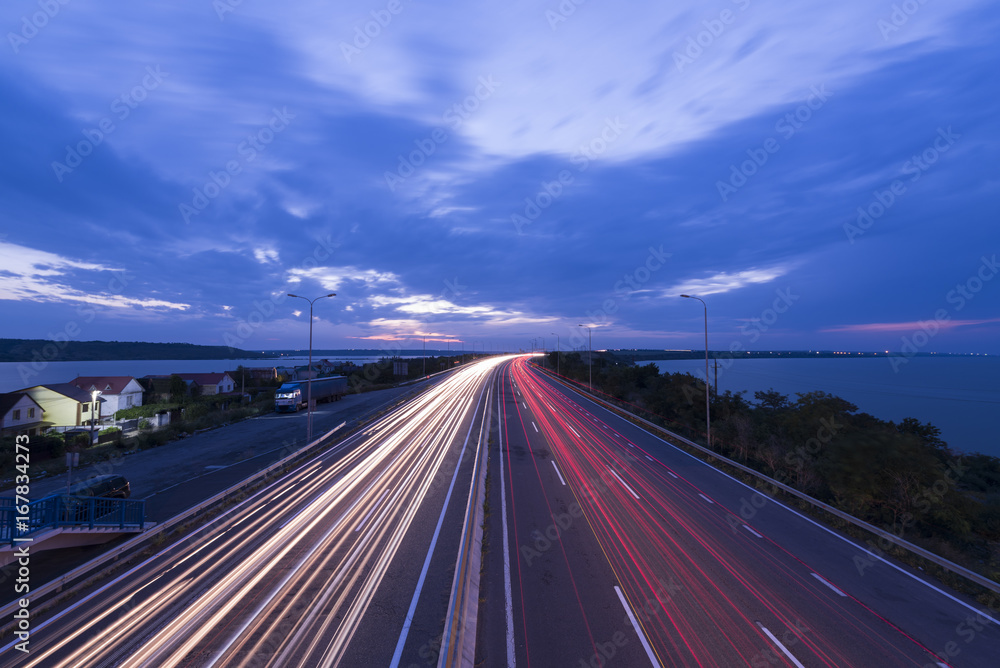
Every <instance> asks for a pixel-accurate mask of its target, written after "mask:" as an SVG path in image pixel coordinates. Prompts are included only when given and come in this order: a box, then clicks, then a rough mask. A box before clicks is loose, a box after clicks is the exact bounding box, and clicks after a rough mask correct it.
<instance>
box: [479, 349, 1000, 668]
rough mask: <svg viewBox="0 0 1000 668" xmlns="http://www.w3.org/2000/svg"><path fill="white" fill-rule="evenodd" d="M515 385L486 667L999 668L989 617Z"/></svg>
mask: <svg viewBox="0 0 1000 668" xmlns="http://www.w3.org/2000/svg"><path fill="white" fill-rule="evenodd" d="M502 383H503V389H502V391H501V392H500V393H499V395H498V397H497V401H498V404H497V406H498V409H499V410H498V412H499V414H500V415H502V418H503V423H502V424H501V425H500V433H501V436H502V438H501V439H500V441H499V443H498V447H497V448H496V449H495V451H494V452H492V453H491V457H492V459H491V463H490V465H491V473H492V472H496V473H497V474H498V475H497V477H496V478H491V480H492V481H493V485H492V487H491V497H490V501H489V503H490V507H491V508H494V509H499V511H494V513H495V516H497V517H498V519H499V520H500V521H497V522H492V523H491V526H490V527H489V532H490V536H489V539H488V540H489V544H490V545H494V546H496V547H495V548H493V549H491V550H490V551H489V554H488V555H487V557H488V562H487V584H486V586H485V589H484V591H485V602H484V603H483V604H482V606H481V622H482V626H481V628H480V637H479V647H478V652H479V655H478V658H479V660H480V661H481V662H482V663H483V664H484V665H490V666H500V665H507V666H514V665H518V666H531V665H536V666H556V665H559V666H574V667H581V668H583V667H586V666H593V667H595V668H596V667H599V666H629V667H634V666H688V665H690V666H747V665H749V666H773V665H785V666H873V667H884V666H932V667H936V666H970V667H974V666H975V667H984V666H996V665H1000V658H998V657H1000V630H998V627H997V623H996V621H995V619H994V618H992V617H991V616H990V613H989V612H988V611H985V610H982V609H980V608H977V607H976V606H975V605H974V604H973V603H972V602H970V601H968V600H966V599H964V598H963V597H961V596H959V595H957V594H954V593H951V592H949V591H946V590H945V589H944V588H943V587H941V586H939V585H936V584H933V583H930V582H929V581H925V580H924V579H923V578H921V577H920V575H919V574H917V573H914V572H912V571H910V570H909V569H906V568H904V567H901V566H897V565H893V564H889V563H887V562H885V561H883V560H882V559H880V558H876V557H873V556H872V555H871V554H870V553H869V552H867V551H866V550H865V549H864V548H862V547H860V546H858V545H856V544H855V543H853V542H851V541H849V540H847V539H845V538H843V537H841V536H839V535H838V534H836V533H835V532H833V531H831V530H829V529H826V528H824V527H821V526H819V525H818V524H816V523H815V522H813V521H812V520H810V519H807V518H805V517H803V516H801V515H800V514H798V513H797V512H795V511H792V510H790V509H788V508H786V507H784V506H782V505H781V504H778V503H776V502H774V501H769V500H765V497H762V496H760V495H759V494H757V495H755V493H754V491H753V490H751V489H750V488H748V487H746V486H744V485H742V484H741V483H739V482H737V481H736V480H734V479H732V478H730V477H729V476H727V475H725V474H723V473H721V472H719V471H717V470H716V469H713V468H711V467H709V466H707V465H705V464H703V463H702V462H700V461H698V460H696V459H694V458H692V457H690V456H689V455H687V454H685V453H683V452H681V451H680V450H678V449H676V448H674V447H673V446H671V445H669V444H667V443H665V442H664V441H663V440H661V439H659V438H657V437H656V436H653V435H652V434H649V433H648V432H646V431H644V430H642V429H639V428H638V427H636V426H635V425H633V424H631V423H629V422H627V421H625V420H623V419H621V418H619V417H618V416H616V415H614V414H613V413H611V412H609V411H607V410H604V409H603V408H600V407H599V406H598V405H596V404H595V403H593V402H591V401H589V400H587V399H585V398H584V397H582V396H581V395H579V394H577V393H576V392H572V391H569V390H566V389H565V388H563V387H562V386H561V385H559V384H558V383H555V382H552V381H551V380H550V379H549V378H548V377H546V376H544V375H543V374H542V373H540V372H539V371H538V370H537V369H534V368H531V366H530V365H529V364H528V363H527V361H526V360H525V359H523V358H522V359H520V360H518V361H516V362H513V363H511V364H508V365H506V366H505V368H504V370H503V379H502ZM748 508H749V509H750V510H751V511H752V513H750V512H747V509H748ZM741 509H742V513H741ZM748 515H749V517H748Z"/></svg>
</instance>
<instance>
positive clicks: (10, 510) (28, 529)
mask: <svg viewBox="0 0 1000 668" xmlns="http://www.w3.org/2000/svg"><path fill="white" fill-rule="evenodd" d="M145 523H146V502H145V501H142V500H137V499H112V498H105V497H95V496H70V495H68V494H52V495H50V496H46V497H43V498H41V499H38V500H37V501H30V502H28V503H27V504H22V505H20V506H19V505H18V504H17V503H16V499H12V498H9V497H8V498H2V499H0V542H3V543H10V544H11V545H13V544H14V543H15V539H16V538H24V537H26V536H30V535H31V534H33V533H36V532H38V531H42V530H44V529H50V528H54V527H86V528H88V529H95V528H105V527H110V528H118V529H121V530H123V531H124V530H126V529H135V530H139V531H142V529H143V527H144V526H145Z"/></svg>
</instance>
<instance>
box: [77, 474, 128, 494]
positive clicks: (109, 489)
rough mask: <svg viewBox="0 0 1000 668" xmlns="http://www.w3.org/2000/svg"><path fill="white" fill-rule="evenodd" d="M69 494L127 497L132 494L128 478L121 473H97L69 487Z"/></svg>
mask: <svg viewBox="0 0 1000 668" xmlns="http://www.w3.org/2000/svg"><path fill="white" fill-rule="evenodd" d="M69 494H70V496H101V497H111V498H117V499H127V498H128V497H129V496H131V494H132V490H131V489H130V488H129V484H128V480H127V479H126V478H125V476H121V475H114V474H109V475H98V476H94V477H93V478H88V479H87V480H84V481H83V482H78V483H76V484H75V485H73V486H72V487H70V488H69Z"/></svg>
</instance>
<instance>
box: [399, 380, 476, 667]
mask: <svg viewBox="0 0 1000 668" xmlns="http://www.w3.org/2000/svg"><path fill="white" fill-rule="evenodd" d="M485 392H486V388H485V387H483V389H482V390H481V391H480V392H479V399H478V400H477V401H476V408H475V409H474V410H473V411H472V415H473V416H475V415H477V414H478V413H479V407H480V406H481V405H482V403H483V394H485ZM487 401H489V399H487ZM470 438H472V429H469V433H467V434H466V435H465V442H464V443H462V451H461V452H460V453H459V455H458V461H462V460H463V459H464V458H465V451H466V450H467V449H468V447H469V439H470ZM460 468H461V467H460V466H457V465H456V466H455V472H454V473H453V474H452V476H451V484H450V485H448V492H447V493H446V494H445V495H444V505H442V506H441V514H440V515H439V516H438V521H437V526H435V527H434V533H433V534H431V544H430V547H428V548H427V556H426V557H424V565H423V567H422V568H421V569H420V577H418V578H417V586H416V588H415V589H414V590H413V598H412V599H411V600H410V607H409V608H408V609H407V611H406V618H405V619H404V620H403V628H402V629H401V630H400V632H399V640H398V641H396V650H395V651H394V652H393V653H392V661H391V662H390V664H389V668H397V667H398V666H399V660H400V658H402V655H403V645H405V644H406V637H407V636H408V635H409V634H410V627H411V626H413V615H414V614H415V613H416V610H417V601H419V600H420V592H421V591H423V588H424V580H426V579H427V571H428V570H430V567H431V557H432V556H434V548H436V547H437V542H438V536H440V535H441V525H442V524H444V515H445V513H446V512H447V510H448V506H449V505H450V504H451V493H452V492H453V491H454V489H455V482H456V481H457V480H458V471H459V469H460Z"/></svg>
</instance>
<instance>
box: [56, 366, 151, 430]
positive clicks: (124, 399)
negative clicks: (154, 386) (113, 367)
mask: <svg viewBox="0 0 1000 668" xmlns="http://www.w3.org/2000/svg"><path fill="white" fill-rule="evenodd" d="M70 384H71V385H75V386H76V387H78V388H80V389H81V390H83V391H84V392H93V391H94V390H97V391H98V392H100V393H101V399H103V400H104V402H103V404H102V406H101V418H102V419H107V420H111V419H112V418H113V417H114V414H115V413H116V412H117V411H120V410H124V409H126V408H133V407H135V406H141V405H142V391H143V390H142V385H140V384H139V381H137V380H136V379H135V378H133V377H132V376H78V377H77V378H75V379H74V380H73V381H72V382H71V383H70Z"/></svg>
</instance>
